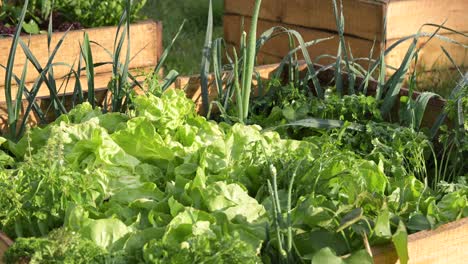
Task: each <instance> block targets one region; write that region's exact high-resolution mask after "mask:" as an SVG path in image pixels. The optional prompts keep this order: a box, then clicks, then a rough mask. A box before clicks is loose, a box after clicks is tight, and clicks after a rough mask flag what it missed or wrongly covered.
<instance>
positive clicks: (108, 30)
mask: <svg viewBox="0 0 468 264" xmlns="http://www.w3.org/2000/svg"><path fill="white" fill-rule="evenodd" d="M84 32H87V33H88V35H89V39H90V41H93V42H96V43H98V44H99V45H96V44H93V43H92V44H91V50H92V55H93V62H94V63H95V64H96V63H105V62H112V57H111V56H110V55H109V53H108V51H109V52H110V53H113V51H114V40H115V35H116V32H117V27H100V28H91V29H85V30H74V31H70V32H69V33H68V34H67V36H66V37H65V38H64V41H63V43H62V46H61V47H60V49H59V50H58V52H57V54H56V56H55V58H54V60H53V62H54V63H64V64H67V65H69V66H62V65H57V66H55V67H54V76H55V77H56V78H57V79H61V77H63V76H66V75H67V74H69V73H70V66H72V65H74V69H75V70H76V68H77V64H78V59H79V54H80V44H82V43H83V37H84ZM64 34H65V33H63V32H57V33H54V34H53V36H52V40H51V49H53V48H54V47H55V45H56V44H57V43H58V42H59V40H60V39H61V38H62V36H63V35H64ZM21 38H22V39H23V41H25V42H26V43H27V42H28V41H29V46H30V49H31V52H32V54H33V55H34V56H35V57H36V58H37V60H38V61H39V63H40V64H41V66H42V67H44V65H45V64H46V63H47V61H48V59H49V55H48V54H49V52H48V47H47V36H46V35H34V36H30V37H24V36H22V37H21ZM130 39H131V40H130V46H131V51H130V58H131V62H130V65H129V68H130V69H136V68H145V67H151V66H154V65H156V63H157V62H158V60H159V57H160V56H161V54H162V50H163V47H162V24H161V23H160V22H154V21H150V20H148V21H143V22H139V23H135V24H132V25H131V26H130ZM11 42H12V39H11V38H3V39H0V64H1V65H3V66H6V64H7V61H8V56H9V53H10V47H11ZM126 46H127V43H126V42H125V44H124V46H123V49H122V56H121V61H123V60H124V59H125V52H126ZM106 50H107V51H106ZM25 62H26V55H25V54H24V52H23V50H22V49H21V47H18V49H17V52H16V55H15V63H14V74H16V76H18V77H21V73H22V71H23V67H24V65H25ZM81 65H82V67H83V66H84V62H82V64H81ZM111 71H112V66H111V65H110V64H109V65H103V66H99V67H95V69H94V72H95V74H104V73H110V72H111ZM81 73H82V75H83V76H84V75H85V71H84V70H83V71H81ZM38 76H39V73H38V72H37V71H36V69H35V68H34V67H33V65H32V64H31V63H28V74H27V76H26V86H27V87H28V86H30V85H31V83H33V82H34V81H35V80H36V79H37V78H38ZM71 79H73V80H72V81H71V82H69V84H68V86H66V87H62V89H63V90H66V91H72V90H73V85H74V78H71ZM109 80H110V78H109ZM13 83H14V84H16V83H15V82H14V81H13ZM4 85H5V70H4V69H2V68H0V102H2V101H5V88H4ZM106 85H107V83H106ZM104 87H105V86H104ZM96 88H102V87H96ZM12 94H16V90H15V88H14V89H13V91H12ZM46 95H49V91H48V89H47V87H46V85H42V87H41V90H40V91H39V93H38V96H39V97H40V96H46Z"/></svg>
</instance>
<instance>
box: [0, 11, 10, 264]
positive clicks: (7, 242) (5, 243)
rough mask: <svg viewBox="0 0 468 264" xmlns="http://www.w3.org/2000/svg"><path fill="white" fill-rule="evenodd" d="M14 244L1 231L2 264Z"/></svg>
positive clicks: (0, 260) (0, 252) (0, 261)
mask: <svg viewBox="0 0 468 264" xmlns="http://www.w3.org/2000/svg"><path fill="white" fill-rule="evenodd" d="M0 3H1V2H0ZM12 244H13V241H12V240H11V239H10V238H8V237H7V236H6V235H5V234H4V233H3V232H1V231H0V264H3V256H4V255H5V252H6V251H7V249H8V247H10V246H11V245H12Z"/></svg>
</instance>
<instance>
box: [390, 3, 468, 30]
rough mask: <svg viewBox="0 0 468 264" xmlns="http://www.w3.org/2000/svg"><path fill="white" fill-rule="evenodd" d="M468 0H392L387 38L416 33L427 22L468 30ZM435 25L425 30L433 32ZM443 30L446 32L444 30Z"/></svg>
mask: <svg viewBox="0 0 468 264" xmlns="http://www.w3.org/2000/svg"><path fill="white" fill-rule="evenodd" d="M467 13H468V1H466V0H436V1H434V0H390V3H389V5H388V10H387V19H388V24H387V29H388V34H387V39H395V38H402V37H405V36H409V35H412V34H415V33H416V32H417V31H418V29H419V28H420V27H421V26H422V25H423V24H425V23H434V24H439V25H440V24H442V23H444V22H445V24H444V26H446V27H448V28H452V29H455V30H458V31H460V32H465V33H466V32H468V23H467ZM434 30H435V28H434V27H425V28H424V31H427V32H433V31H434ZM441 32H444V31H443V30H442V31H441Z"/></svg>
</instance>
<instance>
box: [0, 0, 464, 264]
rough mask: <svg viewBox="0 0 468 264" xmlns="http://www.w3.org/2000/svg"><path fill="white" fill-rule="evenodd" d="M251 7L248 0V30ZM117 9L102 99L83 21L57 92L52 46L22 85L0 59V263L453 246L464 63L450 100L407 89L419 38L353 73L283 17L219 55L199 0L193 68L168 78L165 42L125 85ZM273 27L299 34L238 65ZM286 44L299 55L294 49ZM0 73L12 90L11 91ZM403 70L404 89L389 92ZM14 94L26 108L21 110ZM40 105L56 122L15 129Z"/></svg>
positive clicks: (344, 254)
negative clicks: (69, 83)
mask: <svg viewBox="0 0 468 264" xmlns="http://www.w3.org/2000/svg"><path fill="white" fill-rule="evenodd" d="M27 2H28V1H26V4H25V7H26V6H27ZM210 2H211V1H210ZM330 4H333V7H334V10H335V13H336V14H337V17H336V19H337V26H338V28H342V27H343V25H342V23H343V21H342V20H340V16H341V17H342V12H343V10H342V9H340V5H339V2H338V3H337V1H335V0H333V1H330ZM260 5H261V1H260V0H256V1H255V8H254V13H253V16H252V25H251V26H250V28H251V29H252V32H255V31H256V22H257V19H258V14H259V9H260ZM125 8H126V9H125V12H124V15H123V16H122V19H121V20H120V23H119V26H118V28H117V33H116V36H115V42H114V45H115V46H114V49H113V50H112V51H110V52H109V53H111V54H110V55H113V56H111V58H112V62H111V63H108V64H109V65H111V66H112V79H111V80H110V82H109V85H108V91H107V92H106V93H105V95H104V99H103V100H98V99H97V98H98V97H96V96H95V95H96V94H95V91H94V90H91V91H89V90H88V91H87V92H84V91H83V90H82V89H81V86H80V85H79V84H80V82H79V76H81V73H80V71H83V74H85V76H86V81H87V87H88V89H90V88H92V87H93V86H94V85H93V80H94V76H93V75H94V67H95V66H97V67H98V66H99V65H96V64H99V62H96V61H95V62H94V63H93V56H92V52H91V50H90V47H91V45H90V44H91V43H93V42H92V40H91V41H90V40H89V39H88V36H86V35H85V37H84V39H83V43H82V44H80V55H79V57H80V59H79V60H80V62H81V59H82V60H83V65H82V66H80V65H78V67H77V70H74V68H73V67H71V70H70V72H71V73H72V74H73V76H75V77H77V78H76V84H75V85H74V88H73V89H74V90H73V92H72V93H69V94H63V95H59V94H57V93H56V92H55V93H53V92H52V90H53V89H52V88H53V87H54V86H55V81H54V80H55V78H54V76H53V70H52V69H53V67H52V66H51V64H50V62H51V61H53V56H51V58H52V59H49V60H48V62H47V64H46V65H45V66H43V67H36V66H37V65H35V66H34V67H35V68H36V70H37V71H38V73H39V77H37V79H33V80H35V81H34V82H32V84H31V86H27V85H25V81H24V78H25V77H23V76H26V74H21V76H20V77H19V76H16V75H15V73H13V67H12V66H11V65H12V64H13V63H14V57H13V60H9V62H8V65H6V66H5V67H4V68H5V69H6V75H5V76H6V77H5V80H6V81H5V84H6V86H5V91H6V93H5V98H6V102H7V118H8V121H7V122H6V123H5V124H4V125H5V127H6V130H5V131H6V132H7V133H5V134H4V135H3V137H0V168H1V170H0V193H1V195H0V230H1V231H2V232H4V234H3V233H1V232H0V252H2V250H4V248H2V246H5V245H7V243H6V242H8V247H9V248H8V250H6V252H5V254H4V259H3V261H5V262H6V263H25V262H29V263H373V262H374V261H376V262H377V263H395V261H396V258H398V260H399V261H400V263H408V261H410V262H411V261H423V262H424V261H426V262H427V261H428V258H430V260H431V261H435V262H434V263H437V262H439V263H442V262H443V261H448V262H450V263H463V260H464V259H466V258H465V257H466V254H465V252H463V250H460V248H461V249H463V244H464V241H466V237H467V236H466V233H467V222H466V217H467V216H468V209H467V203H468V186H467V182H466V181H467V178H466V176H467V173H468V169H467V166H468V165H467V163H466V162H465V160H466V158H467V151H468V142H467V137H466V132H467V129H468V123H467V121H466V120H467V119H466V117H467V109H468V108H467V107H468V75H464V74H463V72H462V71H461V70H460V77H461V80H460V81H459V82H458V83H457V86H456V87H454V89H453V91H452V94H451V95H450V97H449V98H445V99H441V98H440V97H439V96H437V95H436V94H433V93H427V92H426V93H418V92H416V91H415V85H416V83H415V82H414V74H415V72H414V71H411V70H410V69H409V65H410V64H411V63H412V62H414V60H417V54H418V51H419V47H416V43H417V38H418V37H419V35H416V36H415V37H414V40H413V42H412V43H413V44H412V45H410V48H409V49H408V54H407V58H405V60H404V61H403V62H402V64H401V65H400V66H399V67H398V68H397V69H396V70H395V73H394V74H393V75H391V76H389V77H385V73H386V72H387V71H386V65H385V60H384V59H383V58H384V57H385V53H384V51H382V53H381V60H369V61H368V63H369V68H368V69H367V70H366V69H364V68H363V67H362V66H359V64H357V62H356V61H355V60H353V58H352V56H351V58H350V57H348V56H347V53H346V48H343V47H342V46H344V47H346V44H345V43H346V42H345V38H344V35H343V34H342V33H343V32H341V31H340V32H339V33H340V34H339V38H340V41H342V42H343V43H342V44H343V45H342V46H341V45H340V47H339V51H338V55H337V56H336V57H335V61H334V62H333V63H332V64H329V65H317V64H314V63H313V60H311V58H310V57H309V55H308V49H307V48H309V47H313V45H315V44H316V43H319V42H322V41H325V40H313V41H310V42H305V41H304V40H303V39H302V37H301V35H300V34H299V33H297V32H296V31H294V30H288V29H285V28H272V29H271V30H268V31H266V32H265V33H263V34H262V35H261V37H260V38H258V39H257V38H256V35H255V34H253V33H252V34H248V35H247V34H246V33H245V32H244V33H243V34H241V39H240V45H241V48H240V50H238V51H235V50H233V51H231V50H229V51H226V50H225V46H226V45H225V44H224V42H223V40H222V39H216V40H212V39H211V34H212V15H211V4H210V12H209V16H208V27H207V34H206V36H207V37H206V39H207V41H206V44H205V48H204V50H203V52H204V55H205V56H204V58H203V61H202V69H201V75H200V76H197V77H192V78H188V79H187V78H177V77H178V74H177V72H175V71H169V72H168V74H167V75H166V77H165V78H160V77H159V75H158V74H159V73H160V72H161V71H160V70H161V69H162V62H164V59H165V56H167V53H168V52H169V50H170V46H169V47H168V48H167V49H166V51H165V52H164V53H162V55H161V59H160V62H159V63H158V64H157V65H155V67H154V69H152V72H153V74H152V75H148V74H146V73H145V76H144V77H146V78H144V80H143V81H141V78H142V76H136V75H135V73H134V72H131V71H129V70H128V65H129V63H130V59H129V54H130V48H129V47H130V32H129V31H130V19H129V17H130V16H126V14H127V13H129V14H131V13H132V12H131V11H130V10H131V5H130V1H128V3H127V6H126V7H125ZM25 10H26V8H24V9H23V11H22V19H24V15H25V12H26V11H25ZM340 13H341V15H340ZM22 19H20V20H19V23H20V25H21V23H22ZM340 23H341V24H340ZM340 25H341V26H340ZM441 27H442V26H440V25H439V26H438V27H437V26H436V27H435V30H436V32H437V30H440V29H441ZM18 28H20V29H21V27H18ZM20 29H19V30H17V31H16V35H15V36H14V37H13V39H12V44H11V45H12V49H11V52H14V51H15V50H14V49H13V48H14V47H15V45H17V44H18V43H20V46H21V48H22V50H23V51H24V53H25V54H26V59H28V61H30V62H31V63H32V64H33V65H34V64H35V62H34V56H33V55H32V53H30V52H29V53H30V54H28V49H27V46H26V45H21V42H20V40H19V32H20ZM278 34H287V35H288V36H290V38H291V41H292V40H293V39H294V41H292V43H295V44H297V48H295V49H292V50H291V51H290V52H289V53H288V54H287V56H286V57H285V58H284V59H283V61H282V62H281V63H279V64H276V65H272V66H263V67H254V66H255V58H256V55H257V54H258V50H259V49H260V48H261V47H262V46H263V45H264V44H265V43H266V42H268V41H269V39H272V38H274V37H275V36H276V35H278ZM459 34H461V36H464V37H468V35H466V34H464V33H459ZM426 35H427V34H426ZM426 35H425V36H426ZM421 36H422V35H421ZM432 37H436V34H435V33H434V34H433V36H432ZM176 38H177V36H176V37H175V39H174V40H176ZM410 41H411V39H410ZM124 42H125V43H126V45H127V46H126V48H123V47H124V46H123V43H124ZM296 42H297V43H296ZM15 43H16V44H15ZM93 44H94V43H93ZM57 45H58V47H59V44H57ZM460 45H461V46H463V47H465V48H466V45H465V46H464V45H463V44H460ZM127 48H128V50H127V53H125V52H124V50H126V49H127ZM52 50H54V49H52ZM112 52H114V53H113V54H112ZM120 52H122V54H123V55H121V53H120ZM225 52H227V53H229V54H231V56H229V55H227V56H226V57H224V56H223V54H224V53H225ZM237 52H238V53H237ZM298 53H300V54H301V56H303V57H304V59H305V60H304V61H298V60H297V59H295V58H296V56H297V54H298ZM10 54H12V53H10ZM54 54H55V51H54V52H52V55H54ZM125 55H126V56H125ZM447 56H448V58H450V55H449V54H447ZM10 58H11V56H10ZM182 59H183V58H182ZM225 61H226V62H227V64H226V65H223V64H224V62H225ZM77 63H78V62H77ZM62 66H63V65H62ZM25 68H26V66H25ZM38 68H39V69H38ZM211 69H212V70H213V72H214V73H213V74H209V72H210V71H211ZM8 78H11V79H12V80H13V81H16V83H17V85H18V87H19V89H18V91H17V93H16V94H14V95H12V94H11V91H12V90H11V89H9V88H8V82H10V83H11V82H12V80H9V81H8ZM405 79H407V80H408V89H404V88H402V87H403V86H404V83H405ZM43 83H44V85H45V86H47V89H48V90H49V91H51V92H50V96H51V101H50V104H49V105H47V106H46V108H42V107H41V106H39V105H37V104H36V103H37V100H38V98H36V97H35V96H36V95H37V93H36V94H34V92H38V91H41V84H43ZM96 92H97V91H96ZM9 93H10V94H9ZM15 95H16V97H15ZM23 96H24V97H23ZM22 99H23V100H22ZM70 102H71V103H70ZM23 103H24V104H25V105H26V110H28V111H26V113H27V115H23V116H21V115H19V112H20V109H21V105H22V104H23ZM62 106H63V107H62ZM70 106H71V107H70ZM47 110H50V111H52V112H54V114H55V115H56V116H57V118H56V119H55V120H53V121H52V122H50V123H49V124H43V125H38V126H34V127H32V128H28V127H26V125H25V124H26V123H27V120H28V118H29V115H39V116H40V114H41V113H42V114H43V112H42V111H47ZM21 113H25V111H22V112H21ZM24 120H26V121H24ZM40 120H42V119H40ZM42 121H45V120H42ZM447 223H449V225H447V226H443V227H442V228H441V229H439V231H437V230H436V231H435V232H434V233H433V234H435V235H437V234H439V233H440V232H443V231H445V232H447V234H448V232H450V238H453V239H447V240H446V243H447V245H448V246H450V248H448V249H446V250H445V251H446V252H445V253H446V254H444V253H442V252H440V253H438V254H437V255H436V256H433V255H431V256H430V257H429V256H428V257H427V258H424V256H418V254H428V255H429V254H430V252H428V251H427V250H426V251H424V250H422V251H418V250H417V249H414V247H412V246H408V241H410V243H411V241H417V240H421V241H423V240H424V237H425V235H424V234H427V233H420V231H423V230H431V229H436V228H438V227H440V226H442V225H444V224H447ZM423 232H429V234H432V233H431V232H430V231H423ZM437 232H439V233H437ZM411 234H415V235H411ZM429 236H430V235H428V237H429ZM7 237H9V238H10V239H12V240H11V241H10V240H9V239H7ZM2 241H3V242H4V243H3V244H2ZM430 243H435V242H434V241H433V240H430ZM389 245H391V247H392V249H391V250H390V251H389V250H388V249H385V248H387V247H388V246H389ZM440 246H441V245H440ZM457 246H459V247H458V248H457ZM383 248H384V249H385V250H384V252H386V253H383V254H382V253H381V252H382V249H383ZM431 248H434V247H431ZM5 249H6V248H5ZM434 251H436V250H434ZM387 252H395V256H390V255H391V254H388V253H387ZM414 252H418V253H414ZM421 252H422V253H421ZM454 252H455V253H454ZM442 257H443V259H442ZM0 262H1V260H0Z"/></svg>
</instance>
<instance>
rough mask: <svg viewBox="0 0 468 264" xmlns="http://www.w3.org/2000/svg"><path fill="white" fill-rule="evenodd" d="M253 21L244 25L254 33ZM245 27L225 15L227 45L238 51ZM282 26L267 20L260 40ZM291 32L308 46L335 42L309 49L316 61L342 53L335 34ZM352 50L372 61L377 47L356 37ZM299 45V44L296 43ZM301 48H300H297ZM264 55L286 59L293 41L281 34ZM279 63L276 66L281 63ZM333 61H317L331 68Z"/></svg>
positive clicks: (237, 18)
mask: <svg viewBox="0 0 468 264" xmlns="http://www.w3.org/2000/svg"><path fill="white" fill-rule="evenodd" d="M250 21H251V19H250V18H245V19H244V25H245V30H246V32H249V30H250ZM241 25H242V18H241V17H240V16H236V15H225V16H224V38H225V40H226V42H228V43H230V44H234V45H235V46H236V47H239V46H240V38H241V31H240V30H241ZM274 26H278V24H277V23H274V22H270V21H266V20H259V21H258V25H257V27H258V28H257V29H258V30H257V37H259V36H260V35H261V34H262V33H263V32H265V31H267V30H268V29H270V28H272V27H274ZM288 28H289V29H293V30H296V31H298V32H299V33H300V34H301V35H302V38H303V39H304V41H305V42H307V41H312V40H316V39H320V38H327V37H334V38H333V39H330V40H326V41H324V42H321V43H318V44H316V45H314V46H311V47H309V48H308V51H309V55H310V57H311V59H312V60H313V59H314V58H316V57H317V56H320V55H324V54H329V55H333V56H336V54H337V52H338V42H339V38H338V36H336V35H334V33H330V32H325V31H320V30H315V29H310V28H305V27H299V26H291V27H288ZM347 41H348V45H349V50H351V51H352V54H353V56H354V57H355V58H359V57H364V58H368V57H369V55H370V50H371V48H372V45H373V41H370V40H364V39H359V38H354V37H348V38H347ZM296 43H298V42H297V41H296ZM296 45H298V44H296ZM260 51H262V52H265V53H268V54H271V55H274V56H277V57H280V58H283V57H284V56H286V55H287V54H288V52H289V51H290V47H289V38H288V35H287V34H281V35H279V36H277V37H275V38H273V39H270V40H268V41H267V42H266V44H265V45H264V46H263V47H262V48H261V49H260ZM379 51H380V48H379V46H378V45H377V46H376V47H375V48H374V58H376V57H377V56H376V55H377V54H378V52H379ZM298 54H299V56H300V57H299V58H302V53H301V52H298ZM279 61H280V60H278V61H275V62H279ZM331 61H332V60H331V59H321V60H319V61H317V63H321V64H327V63H329V62H331Z"/></svg>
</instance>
